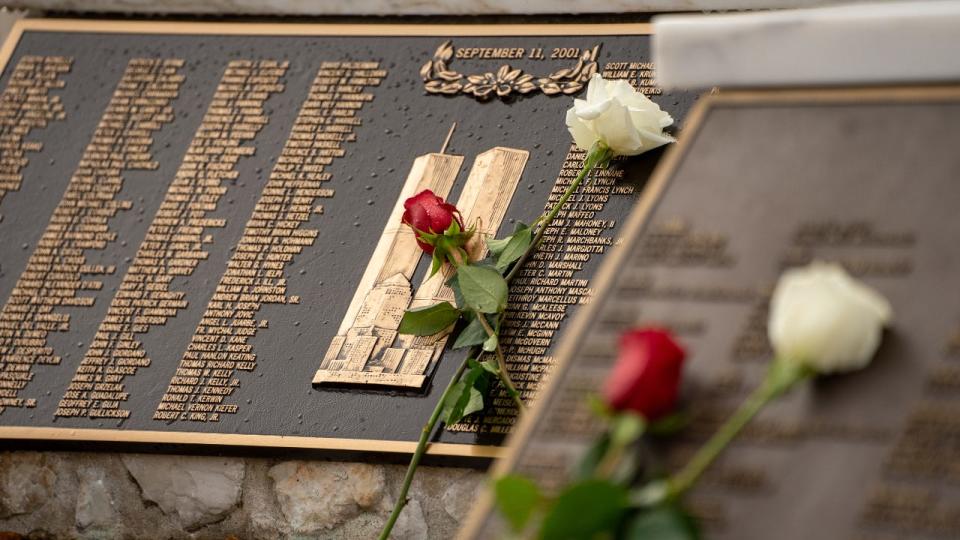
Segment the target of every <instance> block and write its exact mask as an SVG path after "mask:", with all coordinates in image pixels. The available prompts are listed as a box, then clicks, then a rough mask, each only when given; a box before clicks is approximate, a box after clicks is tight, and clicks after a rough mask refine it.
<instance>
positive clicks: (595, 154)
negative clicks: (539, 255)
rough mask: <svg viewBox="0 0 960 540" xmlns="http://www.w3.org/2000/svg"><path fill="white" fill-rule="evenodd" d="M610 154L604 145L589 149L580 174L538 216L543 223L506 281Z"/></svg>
mask: <svg viewBox="0 0 960 540" xmlns="http://www.w3.org/2000/svg"><path fill="white" fill-rule="evenodd" d="M612 155H613V152H611V151H610V149H609V148H607V147H606V146H601V145H597V146H594V147H593V148H592V149H591V150H590V152H589V153H588V154H587V157H586V159H584V160H583V168H581V169H580V174H578V175H577V178H576V179H575V180H574V181H573V183H571V184H570V185H569V186H568V187H567V190H566V191H564V192H563V195H562V196H561V197H560V200H559V201H557V204H555V205H553V208H551V209H550V212H548V213H547V214H546V217H544V216H540V218H542V220H543V224H541V225H540V228H538V229H537V234H536V236H534V237H533V241H532V242H530V245H529V246H528V247H527V250H526V251H524V252H523V255H522V256H520V258H519V259H518V260H517V263H516V264H514V265H513V268H512V269H511V270H510V272H509V273H508V274H507V276H506V279H507V283H509V282H510V280H511V279H513V277H514V276H515V275H516V274H517V272H519V271H520V268H521V267H523V263H525V262H527V258H529V257H530V255H531V254H532V253H533V252H534V251H536V250H537V248H538V247H539V246H540V243H541V242H543V236H544V234H546V232H547V227H549V226H550V224H551V223H553V219H554V218H555V217H557V214H558V213H560V209H561V208H563V205H565V204H566V203H567V200H568V199H569V198H570V196H571V195H573V194H574V192H575V191H577V188H579V187H580V184H581V183H583V179H584V178H586V177H587V175H588V174H590V172H591V171H592V170H593V168H594V167H595V166H596V165H597V164H598V163H600V162H602V161H606V160H607V159H609V158H610V157H611V156H612ZM540 218H538V220H537V221H540ZM534 223H536V222H534Z"/></svg>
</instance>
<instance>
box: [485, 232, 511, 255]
mask: <svg viewBox="0 0 960 540" xmlns="http://www.w3.org/2000/svg"><path fill="white" fill-rule="evenodd" d="M510 238H512V236H508V237H506V238H501V239H496V238H487V249H489V250H490V254H491V255H493V257H494V258H498V257H500V254H501V253H503V250H505V249H507V244H509V243H510Z"/></svg>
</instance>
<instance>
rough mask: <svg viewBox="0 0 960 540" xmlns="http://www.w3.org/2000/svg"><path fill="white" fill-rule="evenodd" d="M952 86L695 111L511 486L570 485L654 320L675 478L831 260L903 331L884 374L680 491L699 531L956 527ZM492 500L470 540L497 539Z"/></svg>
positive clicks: (729, 534)
mask: <svg viewBox="0 0 960 540" xmlns="http://www.w3.org/2000/svg"><path fill="white" fill-rule="evenodd" d="M958 140H960V88H928V89H877V90H869V91H867V90H860V91H854V90H823V91H802V92H801V91H796V92H789V91H781V92H776V91H771V92H766V93H747V92H743V93H736V92H734V93H729V94H725V93H721V94H719V95H716V96H711V97H709V98H705V99H704V100H702V101H701V102H700V103H699V104H698V106H697V108H696V110H695V112H694V113H692V115H691V117H690V120H689V121H688V123H687V124H686V125H685V127H684V139H683V140H682V141H681V143H680V144H679V145H678V147H676V148H675V149H673V150H672V151H671V153H669V154H668V155H667V157H666V159H665V160H664V162H663V164H662V166H661V167H660V168H659V169H658V171H657V173H656V174H655V175H654V178H653V179H652V180H651V184H650V185H649V186H648V188H647V191H646V193H645V195H644V198H643V200H642V201H641V203H640V204H639V205H638V209H637V210H636V211H635V213H634V214H633V215H632V216H631V219H630V221H629V223H628V224H627V225H626V232H625V234H624V237H625V238H626V239H627V242H626V243H625V246H624V249H623V250H621V251H618V252H617V253H616V254H614V255H613V256H611V257H610V258H608V260H606V261H605V262H604V267H603V269H601V272H600V274H599V276H598V278H597V282H598V285H597V287H598V291H597V295H596V297H595V301H594V303H593V305H591V306H590V307H589V308H588V309H586V310H585V311H584V312H583V313H581V314H579V315H578V317H577V320H576V321H575V323H574V325H573V328H571V331H570V332H568V333H567V334H565V336H564V339H563V343H562V344H561V345H560V350H559V352H558V365H557V366H556V368H555V371H554V375H553V378H552V382H551V384H550V385H549V387H548V389H546V390H545V392H544V395H543V396H542V397H541V400H540V401H539V402H538V405H537V412H535V413H534V414H532V415H531V416H530V418H529V419H528V420H527V421H525V422H523V423H522V424H521V426H520V428H519V429H518V431H517V435H516V436H515V437H514V438H513V439H512V443H511V444H513V445H515V446H511V450H510V452H509V456H508V457H507V458H506V459H504V460H503V461H501V462H500V464H499V471H500V472H501V473H503V472H505V471H509V470H513V471H519V472H522V473H524V474H528V475H532V476H533V477H535V478H537V479H538V480H539V481H540V482H541V483H542V484H543V485H544V486H545V487H547V488H555V487H556V486H558V485H559V484H561V483H562V482H563V480H564V477H565V475H566V471H567V470H569V469H568V468H569V467H570V466H571V464H572V463H574V462H575V461H576V460H577V459H578V458H579V456H580V455H581V454H582V452H583V450H584V448H585V446H586V444H588V442H589V441H591V440H592V438H593V437H594V436H595V435H596V429H597V424H598V423H597V422H595V421H591V418H592V416H591V413H590V412H589V411H588V409H587V405H586V403H585V402H584V399H585V397H586V396H587V395H589V394H591V393H594V392H597V391H598V388H599V385H600V384H601V382H602V380H603V379H604V378H605V376H606V374H607V373H608V371H609V369H610V366H611V365H612V363H613V361H614V359H615V356H616V341H617V336H618V335H619V333H620V332H621V331H622V330H623V329H625V328H628V327H631V326H634V325H642V324H648V323H658V324H662V325H666V326H667V327H670V328H672V329H673V331H674V332H675V333H676V334H677V335H678V337H679V338H680V340H681V341H682V343H683V344H684V345H685V346H686V348H687V349H688V363H687V364H686V380H685V389H684V390H685V391H684V395H685V399H684V401H685V403H686V406H687V407H688V409H689V410H690V411H691V413H692V423H691V425H690V426H689V427H688V428H687V429H686V430H685V431H682V432H681V434H680V435H679V436H677V437H674V438H673V439H670V440H669V441H668V442H667V443H666V444H665V445H664V446H662V447H661V446H658V447H657V451H659V452H660V455H661V456H662V458H663V459H664V462H665V463H666V465H667V466H668V468H671V469H673V470H676V469H677V468H679V466H680V465H682V464H683V463H684V462H685V460H686V459H688V458H689V456H690V455H691V453H692V452H693V451H694V450H696V449H697V448H698V447H699V446H700V444H702V443H703V442H704V441H705V440H706V438H707V437H709V435H711V434H712V433H713V431H714V430H715V429H716V427H717V426H718V425H719V423H720V422H722V421H723V420H725V419H726V418H727V417H728V416H729V414H730V413H731V411H732V410H733V409H734V408H735V407H736V406H738V405H739V404H740V402H741V401H742V400H743V399H744V397H745V396H746V394H747V393H749V392H750V391H751V390H752V389H753V388H755V386H756V385H757V383H758V382H759V380H760V379H761V377H762V376H763V372H764V370H765V367H766V365H767V363H768V361H769V359H770V355H771V351H770V349H769V347H768V345H767V339H766V328H765V325H766V307H767V304H768V300H769V295H770V293H771V292H772V288H773V286H774V284H775V282H776V280H777V278H778V276H779V274H780V273H781V271H782V270H783V269H785V268H787V267H792V266H797V265H804V264H806V263H807V262H809V261H811V260H814V259H820V260H829V261H836V262H839V263H841V264H842V265H843V266H844V267H846V268H847V269H848V270H849V271H850V272H851V273H852V274H854V275H856V276H858V277H859V278H860V279H863V280H865V281H866V282H868V283H869V284H870V285H871V286H874V287H876V288H877V289H879V290H880V291H881V292H882V293H883V294H884V295H885V296H886V297H887V298H888V299H889V300H890V301H891V303H892V305H893V310H894V321H893V323H892V325H891V327H890V329H889V330H888V331H887V332H886V334H885V336H884V339H883V343H882V345H881V348H880V351H879V353H878V356H877V358H876V359H875V361H874V363H873V364H871V365H870V366H869V367H868V368H867V369H865V370H863V371H862V372H858V373H855V374H849V375H842V376H832V377H821V378H819V379H817V380H815V381H811V382H808V383H804V385H801V387H800V388H799V389H795V390H794V391H793V392H792V393H790V394H788V395H787V396H786V397H785V398H784V399H782V400H781V401H779V402H777V403H776V404H775V405H774V406H772V407H769V408H768V409H767V410H764V411H763V412H762V413H761V415H760V416H759V417H758V418H757V419H755V420H754V422H753V423H752V424H750V425H749V426H748V428H747V430H746V431H745V433H744V434H743V435H742V436H741V437H740V438H739V439H737V440H736V441H735V442H734V444H733V445H732V446H731V447H730V448H729V449H728V451H727V452H726V453H725V454H724V455H723V456H722V457H721V460H720V461H719V462H717V463H716V464H715V465H714V466H713V468H712V469H710V470H709V471H708V473H707V475H706V476H705V477H704V478H703V480H702V481H701V482H700V483H699V484H698V486H697V487H696V489H695V490H694V491H693V492H692V493H691V494H690V497H688V498H687V502H688V504H689V507H690V509H691V510H692V511H693V512H694V513H695V514H696V515H697V516H698V517H699V518H700V519H701V520H702V522H703V523H704V525H705V533H706V534H705V537H707V538H716V539H730V540H761V539H763V540H766V539H771V538H777V539H780V540H802V539H809V538H830V539H856V540H867V539H871V540H892V539H895V538H916V539H920V538H923V539H927V538H930V539H935V538H956V535H957V533H958V532H960V517H958V516H960V512H958V511H960V490H958V487H960V476H958V474H957V463H958V462H960V442H958V441H960V438H958V433H957V432H955V429H956V428H957V427H958V418H960V399H958V397H960V387H958V384H957V383H958V381H960V378H958V373H960V371H958V369H960V368H958V364H957V362H958V356H957V355H958V352H960V295H958V294H956V293H954V292H953V290H954V289H953V287H952V285H951V284H952V283H953V282H954V280H955V279H956V277H957V275H960V246H958V245H957V241H956V239H957V237H958V235H960V219H958V217H957V210H956V207H955V204H956V201H957V199H956V198H955V197H960V183H958V182H957V179H958V178H960V154H958V153H957V151H956V143H957V141H958ZM489 502H490V501H489V500H487V501H486V503H487V506H484V508H482V509H481V510H480V511H478V512H476V513H474V514H473V515H472V517H471V520H470V521H471V524H470V527H469V528H468V529H467V533H466V534H465V535H464V536H465V537H466V538H495V537H498V536H497V534H498V533H497V531H499V530H501V529H500V525H501V523H500V522H499V521H498V519H497V518H496V517H495V515H494V514H493V513H491V511H490V507H489Z"/></svg>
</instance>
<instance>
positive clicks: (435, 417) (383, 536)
mask: <svg viewBox="0 0 960 540" xmlns="http://www.w3.org/2000/svg"><path fill="white" fill-rule="evenodd" d="M470 356H472V355H468V358H469V357H470ZM466 367H467V361H466V360H464V361H463V362H462V363H461V364H460V367H458V368H457V371H456V372H455V373H454V374H453V377H451V378H450V384H448V385H447V387H446V388H445V389H444V390H443V394H441V395H440V400H439V401H437V406H436V407H434V408H433V413H431V414H430V418H429V419H428V420H427V423H426V424H425V425H424V426H423V430H422V431H421V432H420V440H419V441H418V442H417V449H416V451H415V452H414V453H413V457H412V458H410V465H408V466H407V474H406V475H405V476H404V477H403V486H401V487H400V494H399V495H398V496H397V502H396V504H394V506H393V512H391V513H390V518H389V519H388V520H387V523H386V524H385V525H384V526H383V531H381V532H380V536H379V539H380V540H387V538H389V537H390V532H391V531H392V530H393V526H394V524H396V522H397V518H398V517H400V512H401V511H403V508H404V507H405V506H406V505H407V493H409V492H410V484H411V483H412V482H413V475H414V473H415V472H416V470H417V466H418V465H420V458H422V457H423V454H424V453H426V450H427V444H428V442H429V440H430V435H432V434H433V428H434V427H436V425H437V422H438V421H440V413H441V412H443V404H444V403H445V402H446V401H447V396H448V395H449V394H450V390H451V389H452V388H453V386H454V385H455V384H457V382H459V381H460V377H461V376H463V372H464V370H465V369H466Z"/></svg>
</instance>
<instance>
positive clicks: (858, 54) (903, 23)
mask: <svg viewBox="0 0 960 540" xmlns="http://www.w3.org/2000/svg"><path fill="white" fill-rule="evenodd" d="M654 28H655V39H654V63H655V64H656V65H657V83H658V84H659V85H660V86H662V87H665V88H709V87H712V86H721V87H755V86H818V85H837V84H854V85H856V84H876V83H880V84H882V83H916V82H947V81H957V80H960V55H958V54H957V50H958V48H960V32H958V31H957V29H958V28H960V2H956V1H940V2H935V1H925V2H896V3H884V4H861V5H856V6H853V5H851V6H842V7H826V8H816V9H805V10H787V11H778V12H764V13H742V14H728V15H709V16H694V15H671V16H662V17H655V18H654Z"/></svg>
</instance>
